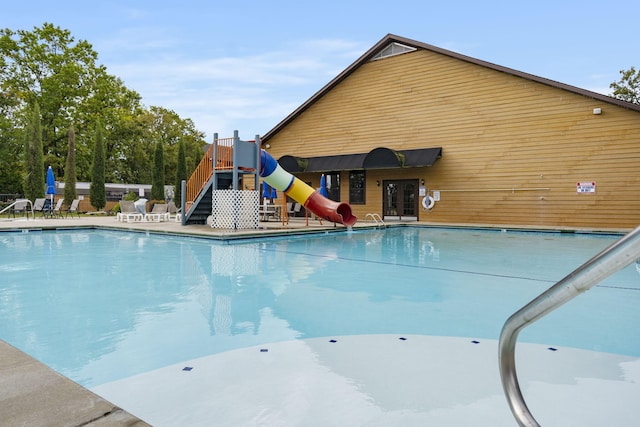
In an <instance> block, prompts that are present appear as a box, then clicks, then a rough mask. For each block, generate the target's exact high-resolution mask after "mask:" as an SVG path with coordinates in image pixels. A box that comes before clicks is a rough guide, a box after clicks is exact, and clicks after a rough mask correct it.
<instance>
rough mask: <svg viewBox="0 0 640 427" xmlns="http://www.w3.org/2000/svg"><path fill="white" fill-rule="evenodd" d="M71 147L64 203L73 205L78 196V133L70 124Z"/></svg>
mask: <svg viewBox="0 0 640 427" xmlns="http://www.w3.org/2000/svg"><path fill="white" fill-rule="evenodd" d="M68 136H69V148H68V150H67V161H66V164H65V167H64V204H65V205H67V206H71V202H73V200H74V199H76V198H77V197H78V191H77V190H76V182H77V178H76V143H75V140H76V133H75V130H74V129H73V125H71V126H69V132H68Z"/></svg>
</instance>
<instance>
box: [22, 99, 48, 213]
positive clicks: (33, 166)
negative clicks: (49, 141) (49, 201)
mask: <svg viewBox="0 0 640 427" xmlns="http://www.w3.org/2000/svg"><path fill="white" fill-rule="evenodd" d="M25 136H26V139H25V147H26V153H25V171H26V173H25V176H24V189H23V190H24V196H25V197H26V198H27V199H29V200H31V201H34V200H35V199H37V198H39V197H44V153H43V151H42V129H41V127H40V106H39V105H38V104H37V103H35V104H34V106H33V111H32V114H31V116H30V118H29V121H28V123H27V126H26V133H25Z"/></svg>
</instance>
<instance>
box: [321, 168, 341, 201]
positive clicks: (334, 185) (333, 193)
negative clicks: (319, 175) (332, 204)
mask: <svg viewBox="0 0 640 427" xmlns="http://www.w3.org/2000/svg"><path fill="white" fill-rule="evenodd" d="M325 178H326V180H327V195H328V198H329V199H331V200H333V201H336V202H339V201H340V172H329V173H326V174H325Z"/></svg>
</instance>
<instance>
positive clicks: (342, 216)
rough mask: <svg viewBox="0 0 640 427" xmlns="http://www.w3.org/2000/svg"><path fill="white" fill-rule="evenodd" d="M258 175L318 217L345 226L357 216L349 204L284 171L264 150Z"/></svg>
mask: <svg viewBox="0 0 640 427" xmlns="http://www.w3.org/2000/svg"><path fill="white" fill-rule="evenodd" d="M260 176H261V177H262V178H263V179H264V180H265V181H266V182H267V184H269V185H270V186H272V187H273V188H275V189H276V190H279V191H282V192H284V193H285V194H286V195H287V196H289V197H291V198H292V199H293V200H295V201H296V202H298V203H300V204H302V205H303V206H304V207H305V208H307V209H309V210H310V211H311V212H313V213H314V214H315V215H317V216H319V217H320V218H324V219H326V220H328V221H331V222H335V223H338V224H344V225H346V226H347V227H351V226H353V225H354V224H355V223H356V221H357V218H356V217H355V216H354V215H353V214H352V213H351V206H350V205H349V204H348V203H344V202H335V201H333V200H330V199H327V198H326V197H324V196H323V195H321V194H320V193H319V192H318V191H316V190H314V189H313V188H311V187H310V186H308V185H307V184H306V183H304V182H302V181H301V180H300V179H298V178H296V177H295V176H293V175H291V174H290V173H289V172H287V171H285V170H284V169H283V168H282V166H280V165H279V164H278V162H277V161H276V160H275V159H274V158H273V157H272V156H271V155H270V154H269V153H267V152H266V151H264V150H262V153H261V167H260Z"/></svg>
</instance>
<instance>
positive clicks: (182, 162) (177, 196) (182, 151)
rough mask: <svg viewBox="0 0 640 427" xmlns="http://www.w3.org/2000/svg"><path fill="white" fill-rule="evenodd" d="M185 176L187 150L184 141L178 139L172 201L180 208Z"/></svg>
mask: <svg viewBox="0 0 640 427" xmlns="http://www.w3.org/2000/svg"><path fill="white" fill-rule="evenodd" d="M187 178H188V176H187V148H186V146H185V143H184V139H182V138H181V139H180V142H179V143H178V165H177V169H176V190H175V191H174V201H175V203H176V205H178V206H180V204H181V203H182V181H183V180H186V179H187Z"/></svg>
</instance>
